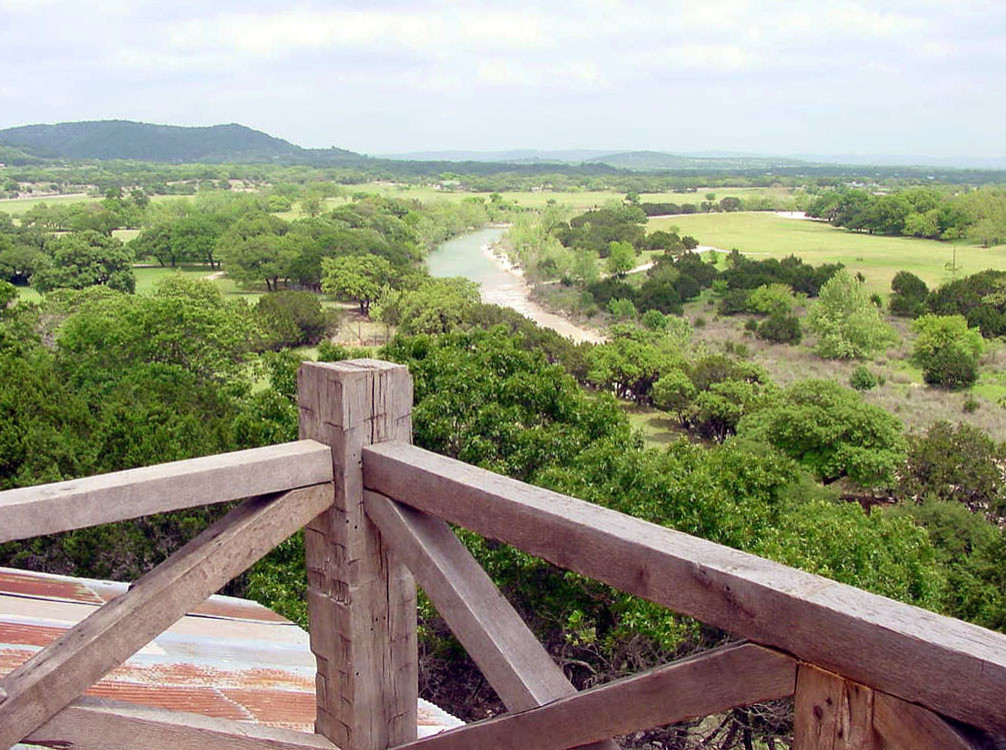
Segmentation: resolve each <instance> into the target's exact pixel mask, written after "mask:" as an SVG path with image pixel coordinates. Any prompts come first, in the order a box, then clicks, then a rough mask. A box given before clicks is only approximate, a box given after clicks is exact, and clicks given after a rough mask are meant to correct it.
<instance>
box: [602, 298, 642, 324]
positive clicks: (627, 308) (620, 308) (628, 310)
mask: <svg viewBox="0 0 1006 750" xmlns="http://www.w3.org/2000/svg"><path fill="white" fill-rule="evenodd" d="M608 312H610V313H611V314H612V315H614V316H615V317H616V318H622V319H626V320H635V319H636V316H637V312H636V306H635V305H634V304H632V300H631V299H616V298H614V297H613V298H611V299H610V300H608Z"/></svg>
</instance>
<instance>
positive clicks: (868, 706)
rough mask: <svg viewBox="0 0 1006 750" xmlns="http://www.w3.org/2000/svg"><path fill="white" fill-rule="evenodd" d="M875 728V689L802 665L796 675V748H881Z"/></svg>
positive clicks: (816, 749) (794, 743) (848, 749)
mask: <svg viewBox="0 0 1006 750" xmlns="http://www.w3.org/2000/svg"><path fill="white" fill-rule="evenodd" d="M881 747H882V745H881V742H880V738H879V737H878V736H877V733H876V732H875V731H874V729H873V691H872V690H870V688H868V687H866V686H865V685H860V684H859V683H856V682H853V681H852V680H846V679H845V678H843V677H841V676H840V675H837V674H832V673H831V672H826V671H824V670H823V669H818V668H817V667H815V666H813V665H811V664H801V665H800V667H799V669H798V670H797V678H796V707H795V709H794V712H793V750H880V749H881Z"/></svg>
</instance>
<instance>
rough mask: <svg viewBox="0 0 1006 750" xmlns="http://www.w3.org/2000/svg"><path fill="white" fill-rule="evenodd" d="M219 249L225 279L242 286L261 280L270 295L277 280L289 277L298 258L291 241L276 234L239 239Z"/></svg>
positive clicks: (275, 287) (274, 288) (276, 286)
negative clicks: (226, 277)
mask: <svg viewBox="0 0 1006 750" xmlns="http://www.w3.org/2000/svg"><path fill="white" fill-rule="evenodd" d="M222 250H223V261H224V266H225V268H226V269H227V275H228V276H230V277H231V278H232V279H234V280H235V281H236V282H238V283H239V284H243V285H250V284H255V283H258V282H262V281H264V282H265V286H266V289H267V290H268V291H270V292H275V291H278V289H279V284H280V280H281V279H286V278H288V277H289V276H290V264H291V262H292V261H293V259H294V258H295V257H296V256H297V247H296V245H295V244H294V242H293V241H292V238H291V237H289V236H287V235H278V234H257V235H253V236H251V237H249V238H247V239H238V240H235V241H232V242H231V243H229V244H227V245H225V246H224V247H223V248H222Z"/></svg>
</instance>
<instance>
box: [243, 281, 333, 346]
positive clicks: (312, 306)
mask: <svg viewBox="0 0 1006 750" xmlns="http://www.w3.org/2000/svg"><path fill="white" fill-rule="evenodd" d="M256 309H257V311H258V313H259V315H260V316H261V318H262V321H263V324H264V325H263V327H264V328H265V329H266V335H267V336H268V337H269V338H270V339H271V341H270V344H271V345H272V346H274V347H283V346H301V345H302V344H317V343H318V342H319V341H320V340H321V337H322V336H324V335H325V330H326V329H327V328H328V324H329V319H328V317H327V316H326V315H325V311H324V310H323V309H322V307H321V302H320V301H319V300H318V297H317V295H314V294H312V293H311V292H301V291H290V290H287V291H282V292H275V293H273V294H266V295H263V296H262V297H259V300H258V304H257V305H256Z"/></svg>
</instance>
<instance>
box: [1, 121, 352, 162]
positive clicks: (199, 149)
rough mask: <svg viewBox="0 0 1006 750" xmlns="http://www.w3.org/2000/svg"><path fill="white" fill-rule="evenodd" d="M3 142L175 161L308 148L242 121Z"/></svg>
mask: <svg viewBox="0 0 1006 750" xmlns="http://www.w3.org/2000/svg"><path fill="white" fill-rule="evenodd" d="M0 146H8V147H11V148H16V149H19V150H21V151H24V152H26V153H27V154H30V155H31V156H34V157H39V158H43V159H54V158H56V159H59V158H62V159H134V160H138V161H154V162H175V163H183V162H242V163H249V162H253V163H254V162H272V161H285V160H291V159H296V158H297V157H298V156H301V155H302V154H303V153H304V149H302V148H300V146H295V145H294V144H292V143H289V142H287V141H284V140H282V139H280V138H274V137H272V136H270V135H267V134H266V133H262V132H260V131H258V130H252V129H251V128H247V127H245V126H243V125H237V124H230V125H213V126H212V127H202V128H187V127H179V126H175V125H151V124H148V123H142V122H130V121H128V120H101V121H95V122H64V123H59V124H56V125H25V126H22V127H17V128H9V129H7V130H0ZM333 151H341V149H333ZM342 153H343V154H351V152H348V151H344V152H342ZM353 156H355V154H353Z"/></svg>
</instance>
